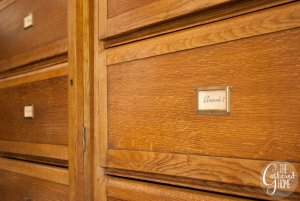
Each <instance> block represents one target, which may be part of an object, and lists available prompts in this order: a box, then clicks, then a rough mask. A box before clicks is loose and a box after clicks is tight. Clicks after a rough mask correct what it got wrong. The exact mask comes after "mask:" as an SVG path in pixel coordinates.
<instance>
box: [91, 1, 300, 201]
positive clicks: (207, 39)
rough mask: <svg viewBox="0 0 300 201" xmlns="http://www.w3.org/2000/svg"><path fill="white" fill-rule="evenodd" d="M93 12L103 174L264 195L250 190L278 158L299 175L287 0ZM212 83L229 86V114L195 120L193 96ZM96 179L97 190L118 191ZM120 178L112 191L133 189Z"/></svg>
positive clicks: (295, 19) (294, 7)
mask: <svg viewBox="0 0 300 201" xmlns="http://www.w3.org/2000/svg"><path fill="white" fill-rule="evenodd" d="M125 2H126V3H125ZM169 3H170V5H169ZM191 4H192V5H191ZM166 5H168V6H166ZM105 6H107V9H106V10H105ZM165 6H166V7H165ZM105 11H106V12H105ZM98 12H99V16H100V19H99V22H98V24H99V25H98V26H99V27H98V28H99V30H98V35H99V38H100V42H99V43H97V45H98V47H100V50H99V52H98V69H96V70H95V79H96V82H95V83H96V86H95V90H98V91H99V93H98V97H96V99H95V100H96V101H98V102H96V103H95V104H96V108H98V110H99V113H100V112H102V113H101V114H96V122H97V120H98V122H99V125H97V124H96V129H97V128H98V129H99V135H100V142H99V147H100V151H99V153H98V154H99V166H101V167H103V168H104V172H105V173H106V175H113V176H120V177H127V178H134V179H138V180H144V181H152V182H159V183H165V184H171V185H175V186H178V187H179V186H180V187H185V188H193V189H199V190H207V191H213V192H215V193H216V192H217V193H223V194H230V195H231V196H243V197H247V198H249V199H250V198H251V199H252V198H254V199H272V198H270V197H268V196H267V195H266V194H265V193H264V192H263V190H262V187H261V171H262V170H263V168H264V167H265V166H266V164H268V163H269V162H270V161H278V160H279V161H288V162H291V163H292V164H293V165H294V167H295V168H296V170H297V172H298V174H299V173H300V163H299V162H300V158H299V151H300V147H299V142H300V138H299V130H300V129H299V125H300V116H299V114H298V110H299V109H300V104H299V101H298V96H299V94H300V91H299V73H300V72H298V71H299V58H300V54H299V52H300V51H299V50H300V43H299V41H300V37H299V36H300V29H299V28H300V16H299V13H300V4H299V2H298V1H295V2H294V1H269V2H268V3H266V2H262V1H260V3H259V2H258V1H247V2H241V1H240V2H234V1H201V2H200V1H197V2H194V1H139V2H138V3H137V2H135V1H129V0H128V1H125V0H124V1H113V0H112V1H107V2H105V1H99V11H98ZM103 13H104V14H103ZM106 14H107V16H106ZM117 21H118V22H117ZM118 23H120V24H118ZM98 82H100V83H101V84H98ZM97 84H98V85H97ZM220 86H229V87H230V113H229V115H207V114H206V115H201V114H198V113H197V100H196V98H197V96H196V90H197V89H198V88H201V87H220ZM106 95H107V96H106ZM96 96H97V94H96ZM106 104H107V105H106ZM105 105H106V106H107V107H106V108H105ZM95 112H96V113H97V110H96V111H95ZM106 112H107V113H106ZM95 132H97V130H96V131H95ZM101 140H102V141H101ZM103 141H104V142H103ZM103 177H104V178H105V176H103ZM107 180H108V184H107V185H106V192H107V194H110V192H114V193H115V194H118V193H117V192H116V191H113V190H112V189H114V187H113V186H112V185H110V180H111V178H110V177H108V178H107ZM117 180H118V179H117ZM112 181H115V180H114V179H112ZM122 182H123V183H122V187H123V188H122V190H120V191H119V192H120V194H121V192H126V190H128V192H132V191H131V190H129V189H130V188H131V187H130V183H131V181H130V180H122ZM112 183H113V182H112ZM137 183H138V182H137ZM120 185H121V184H120ZM151 185H152V184H149V189H151V187H150V186H151ZM104 186H105V185H104ZM137 186H138V187H137V188H142V187H141V186H143V185H139V184H137ZM102 188H103V187H102ZM127 188H128V189H127ZM145 189H147V188H146V187H145ZM145 191H146V190H145ZM196 192H197V190H196ZM299 193H300V190H299V187H298V188H297V189H296V190H295V192H294V193H293V194H292V195H291V196H290V197H289V198H288V199H291V200H297V199H299ZM124 194H126V193H124ZM142 194H143V195H146V194H147V192H145V193H142ZM162 194H163V193H162ZM174 194H175V197H176V193H174ZM111 195H113V193H111ZM177 195H178V197H177V198H178V199H180V193H178V194H177ZM126 196H129V197H126ZM130 196H131V194H130V193H128V194H126V195H124V197H112V198H111V199H112V200H114V199H117V200H118V199H120V200H135V198H134V196H132V197H130ZM211 196H212V197H214V196H215V198H211V199H218V198H217V195H215V194H212V195H211ZM100 197H101V196H100ZM200 197H201V196H200ZM147 198H148V197H147V196H145V197H139V199H147ZM149 199H150V198H149ZM156 199H158V198H156ZM160 199H161V200H164V198H160ZM174 199H175V198H174ZM224 199H226V198H224ZM229 199H230V198H229ZM231 199H234V198H231ZM236 199H238V198H237V197H236ZM166 200H168V199H167V198H166ZM169 200H172V199H171V198H170V199H169ZM191 200H198V198H191ZM199 200H201V198H200V199H199ZM219 200H222V198H219Z"/></svg>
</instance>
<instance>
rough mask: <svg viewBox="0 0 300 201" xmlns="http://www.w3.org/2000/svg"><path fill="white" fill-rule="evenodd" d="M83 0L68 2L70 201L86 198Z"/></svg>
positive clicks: (82, 200) (80, 200)
mask: <svg viewBox="0 0 300 201" xmlns="http://www.w3.org/2000/svg"><path fill="white" fill-rule="evenodd" d="M83 57H84V54H83V0H69V1H68V60H69V80H68V82H69V83H68V86H69V183H70V195H69V200H70V201H84V200H85V187H84V186H85V185H84V184H85V183H84V159H83V158H84V156H83V149H82V148H83V147H82V145H83V144H82V129H83V125H84V124H83V123H84V107H83V104H84V79H83V75H84V67H83V66H84V58H83Z"/></svg>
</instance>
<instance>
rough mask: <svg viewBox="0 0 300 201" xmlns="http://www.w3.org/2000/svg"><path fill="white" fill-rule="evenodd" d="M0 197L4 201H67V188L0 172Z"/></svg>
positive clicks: (28, 177)
mask: <svg viewBox="0 0 300 201" xmlns="http://www.w3.org/2000/svg"><path fill="white" fill-rule="evenodd" d="M0 195H1V199H2V200H4V201H20V200H21V201H23V200H24V201H35V200H38V201H52V200H57V201H67V200H68V186H66V185H63V184H58V183H54V182H50V181H45V180H41V179H37V178H34V177H30V176H26V175H22V174H17V173H13V172H9V171H6V170H0Z"/></svg>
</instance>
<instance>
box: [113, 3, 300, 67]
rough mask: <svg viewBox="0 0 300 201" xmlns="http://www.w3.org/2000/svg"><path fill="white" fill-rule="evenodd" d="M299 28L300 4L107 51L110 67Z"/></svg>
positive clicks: (292, 4)
mask: <svg viewBox="0 0 300 201" xmlns="http://www.w3.org/2000/svg"><path fill="white" fill-rule="evenodd" d="M297 27H300V2H294V3H289V4H286V5H282V6H277V7H274V8H270V9H266V10H262V11H257V12H253V13H250V14H246V15H243V16H239V17H234V18H230V19H226V20H222V21H219V22H215V23H211V24H207V25H203V26H198V27H194V28H190V29H186V30H182V31H178V32H174V33H169V34H165V35H162V36H158V37H154V38H150V39H148V40H141V41H137V42H133V43H129V44H125V45H122V46H117V47H114V48H109V49H108V50H107V65H112V64H117V63H122V62H127V61H133V60H138V59H143V58H148V57H153V56H158V55H163V54H168V53H172V52H178V51H182V50H188V49H193V48H197V47H204V46H208V45H213V44H218V43H222V42H229V41H233V40H238V39H242V38H249V37H252V36H258V35H262V34H268V33H272V32H277V31H283V30H288V29H292V28H297Z"/></svg>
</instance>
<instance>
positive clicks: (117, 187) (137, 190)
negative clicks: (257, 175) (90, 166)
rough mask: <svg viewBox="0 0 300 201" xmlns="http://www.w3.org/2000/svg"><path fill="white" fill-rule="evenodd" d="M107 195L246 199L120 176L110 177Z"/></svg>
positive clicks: (134, 199) (150, 199)
mask: <svg viewBox="0 0 300 201" xmlns="http://www.w3.org/2000/svg"><path fill="white" fill-rule="evenodd" d="M107 195H108V196H109V197H112V198H116V199H121V200H128V201H129V200H130V201H140V200H145V201H155V200H157V201H173V200H178V201H191V200H194V201H206V200H210V201H214V200H215V201H217V200H223V201H227V200H228V201H229V200H248V199H244V198H238V197H232V196H226V195H220V194H212V193H208V192H203V191H195V190H190V189H183V188H176V187H171V186H164V185H159V184H154V183H146V182H139V181H134V180H126V179H121V178H115V177H110V178H109V182H108V187H107Z"/></svg>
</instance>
